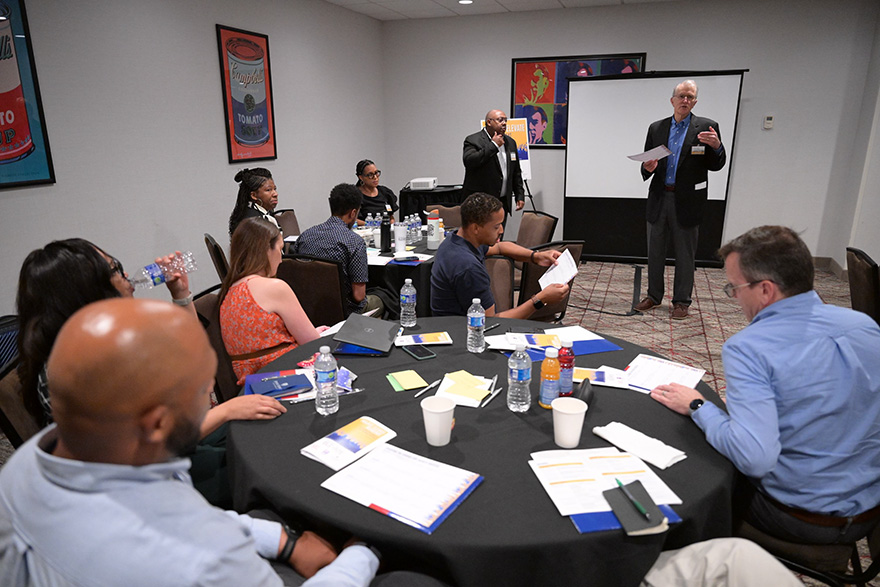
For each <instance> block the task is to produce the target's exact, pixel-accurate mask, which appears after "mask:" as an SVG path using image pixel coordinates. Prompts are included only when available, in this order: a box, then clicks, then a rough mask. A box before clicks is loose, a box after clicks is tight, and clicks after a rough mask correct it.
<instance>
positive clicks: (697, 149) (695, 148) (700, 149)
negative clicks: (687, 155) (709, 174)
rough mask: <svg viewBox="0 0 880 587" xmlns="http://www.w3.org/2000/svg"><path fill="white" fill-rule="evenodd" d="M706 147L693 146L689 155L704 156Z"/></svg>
mask: <svg viewBox="0 0 880 587" xmlns="http://www.w3.org/2000/svg"><path fill="white" fill-rule="evenodd" d="M705 154H706V145H694V146H693V147H691V155H705Z"/></svg>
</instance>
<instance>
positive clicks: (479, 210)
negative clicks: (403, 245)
mask: <svg viewBox="0 0 880 587" xmlns="http://www.w3.org/2000/svg"><path fill="white" fill-rule="evenodd" d="M503 223H504V207H503V206H502V204H501V201H500V200H499V199H498V198H495V197H492V196H490V195H489V194H484V193H482V192H477V193H475V194H471V195H470V196H468V198H467V199H466V200H465V201H464V202H463V203H462V205H461V228H459V229H458V232H457V233H455V234H453V235H452V236H450V237H449V238H447V239H446V240H444V241H443V243H442V244H441V245H440V248H439V249H437V255H436V256H435V257H434V267H433V268H432V269H431V311H432V312H433V314H434V316H466V315H467V310H468V308H469V307H470V305H471V300H473V299H474V298H480V301H481V304H482V306H483V308H484V309H485V310H486V316H494V315H495V298H494V297H492V290H491V288H490V284H489V273H488V272H487V271H486V268H485V266H483V261H484V260H485V258H486V256H487V255H504V256H505V257H510V258H511V259H514V260H516V261H523V262H528V261H531V262H532V263H537V264H538V265H541V266H543V267H549V266H550V265H553V264H554V263H555V262H556V258H557V257H558V256H559V255H560V252H559V251H541V252H540V253H538V252H535V251H532V250H531V249H527V248H525V247H521V246H519V245H518V244H516V243H512V242H509V241H500V240H499V239H500V238H501V234H502V233H503V232H504V226H503ZM567 293H568V286H567V285H565V284H558V283H557V284H552V285H548V286H547V287H545V288H544V289H543V290H541V291H539V292H538V293H537V294H535V295H534V296H533V297H532V299H530V300H529V301H527V302H525V303H524V304H521V305H519V306H517V307H516V308H511V309H510V310H506V311H504V312H500V313H499V314H498V316H502V317H504V318H523V319H526V318H528V317H529V316H531V315H532V314H533V313H534V312H535V310H537V309H539V308H542V307H544V305H545V304H555V303H556V302H559V301H561V300H562V299H563V298H565V294H567Z"/></svg>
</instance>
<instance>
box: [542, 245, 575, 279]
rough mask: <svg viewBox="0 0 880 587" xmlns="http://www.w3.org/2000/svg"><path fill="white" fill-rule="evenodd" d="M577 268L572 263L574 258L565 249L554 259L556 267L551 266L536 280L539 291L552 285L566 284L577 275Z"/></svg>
mask: <svg viewBox="0 0 880 587" xmlns="http://www.w3.org/2000/svg"><path fill="white" fill-rule="evenodd" d="M577 272H578V268H577V263H575V262H574V257H572V256H571V251H569V250H568V249H565V251H563V253H562V254H561V255H559V257H558V258H557V259H556V265H551V266H550V268H549V269H547V272H546V273H544V275H542V276H541V278H540V279H539V280H538V285H540V286H541V289H544V288H545V287H547V286H548V285H552V284H554V283H563V284H565V283H568V282H569V281H571V279H572V278H573V277H574V276H575V275H577Z"/></svg>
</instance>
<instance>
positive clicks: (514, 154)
mask: <svg viewBox="0 0 880 587" xmlns="http://www.w3.org/2000/svg"><path fill="white" fill-rule="evenodd" d="M510 160H511V161H516V151H514V152H512V153H511V154H510Z"/></svg>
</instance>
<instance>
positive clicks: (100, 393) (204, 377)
mask: <svg viewBox="0 0 880 587" xmlns="http://www.w3.org/2000/svg"><path fill="white" fill-rule="evenodd" d="M216 368H217V359H216V356H215V354H214V351H213V349H212V348H211V346H210V344H209V342H208V338H207V336H206V334H205V331H204V329H203V328H202V327H201V325H200V324H199V322H198V320H196V319H195V318H193V317H192V315H190V314H188V313H187V312H185V311H184V310H182V309H181V308H178V307H176V306H174V305H172V304H169V303H167V302H160V301H156V300H135V299H113V300H105V301H101V302H96V303H94V304H90V305H88V306H86V307H84V308H83V309H81V310H79V311H78V312H76V313H75V314H74V315H73V316H71V318H70V319H69V320H68V321H67V323H65V325H64V327H63V328H62V329H61V331H60V332H59V333H58V337H57V339H56V341H55V345H54V347H53V349H52V354H51V355H50V357H49V362H48V376H49V377H48V378H49V393H50V395H51V398H52V411H53V415H54V418H55V421H56V422H57V423H58V429H59V437H60V439H61V441H62V442H63V444H64V445H65V448H66V449H67V450H68V451H70V453H71V454H73V455H75V456H77V457H78V458H81V459H83V460H97V461H104V462H125V463H128V464H145V463H144V462H143V461H144V460H145V459H146V460H147V461H152V462H155V461H158V460H164V458H167V456H168V454H167V453H175V452H178V448H179V447H175V446H172V445H173V444H175V443H176V441H178V440H179V439H178V438H177V437H178V436H180V435H181V434H182V433H183V431H182V430H181V427H185V428H187V430H186V432H187V434H189V433H190V429H191V428H192V425H193V424H194V425H195V428H196V430H197V429H198V426H199V425H200V424H201V420H202V418H204V415H205V412H206V411H207V409H208V407H209V404H210V402H209V400H208V397H207V394H208V393H210V389H211V387H212V385H211V384H212V382H213V377H214V373H215V371H216ZM169 438H170V439H171V442H170V443H169V442H168V440H169ZM166 445H168V446H167V447H166ZM131 461H137V462H131Z"/></svg>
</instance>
